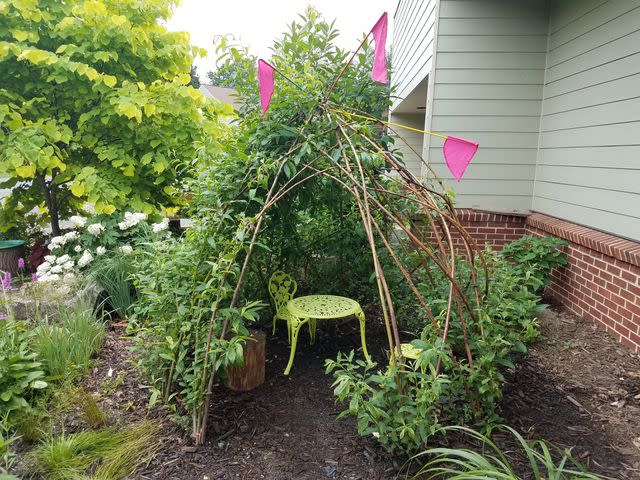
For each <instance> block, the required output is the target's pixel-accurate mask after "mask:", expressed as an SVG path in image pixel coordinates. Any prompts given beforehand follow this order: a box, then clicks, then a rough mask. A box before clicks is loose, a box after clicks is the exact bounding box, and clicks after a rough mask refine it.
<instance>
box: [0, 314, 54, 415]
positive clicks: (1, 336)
mask: <svg viewBox="0 0 640 480" xmlns="http://www.w3.org/2000/svg"><path fill="white" fill-rule="evenodd" d="M30 337H31V334H30V333H29V332H28V331H27V330H26V328H25V326H24V324H23V323H22V322H17V321H15V320H12V319H7V320H0V415H2V414H5V413H9V412H12V413H17V412H19V411H20V410H23V409H26V408H28V406H29V403H28V401H27V400H28V398H29V396H30V395H31V394H32V393H33V392H34V391H36V390H40V389H43V388H45V387H46V386H47V383H46V382H45V381H44V380H43V378H44V376H45V372H44V369H43V367H42V364H41V363H40V362H39V361H38V354H37V353H35V352H34V351H33V350H32V349H31V345H30Z"/></svg>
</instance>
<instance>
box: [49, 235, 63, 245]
mask: <svg viewBox="0 0 640 480" xmlns="http://www.w3.org/2000/svg"><path fill="white" fill-rule="evenodd" d="M63 243H64V237H63V236H62V235H58V236H57V237H53V238H52V239H51V242H50V244H51V245H62V244H63Z"/></svg>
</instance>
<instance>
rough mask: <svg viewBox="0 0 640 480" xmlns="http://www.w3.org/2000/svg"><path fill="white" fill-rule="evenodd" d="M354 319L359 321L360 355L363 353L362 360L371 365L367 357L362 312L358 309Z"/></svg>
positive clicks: (369, 358)
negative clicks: (364, 359)
mask: <svg viewBox="0 0 640 480" xmlns="http://www.w3.org/2000/svg"><path fill="white" fill-rule="evenodd" d="M356 317H357V318H358V320H359V321H360V341H361V342H362V353H364V358H366V359H367V362H369V363H371V357H370V356H369V352H367V340H366V338H365V335H364V320H365V318H364V312H363V311H362V309H358V311H357V312H356Z"/></svg>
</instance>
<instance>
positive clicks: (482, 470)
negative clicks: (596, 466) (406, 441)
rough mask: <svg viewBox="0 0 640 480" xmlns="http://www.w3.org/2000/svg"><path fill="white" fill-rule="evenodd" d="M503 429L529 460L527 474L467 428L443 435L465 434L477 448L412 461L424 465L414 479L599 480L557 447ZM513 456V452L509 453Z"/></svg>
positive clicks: (437, 451)
mask: <svg viewBox="0 0 640 480" xmlns="http://www.w3.org/2000/svg"><path fill="white" fill-rule="evenodd" d="M497 430H503V431H505V432H506V433H508V434H509V436H510V437H512V438H513V439H514V440H515V442H516V445H517V447H519V450H520V451H521V452H522V453H524V458H526V459H527V460H528V462H529V463H528V465H527V467H526V472H519V470H520V467H517V466H516V465H513V464H511V463H510V462H509V460H508V459H507V456H506V455H505V452H504V451H503V450H501V449H500V447H498V446H497V445H496V444H495V443H494V442H493V441H492V440H491V439H490V438H489V437H488V436H486V435H483V434H481V433H479V432H476V431H473V430H471V429H468V428H464V427H455V426H452V427H447V428H444V429H442V430H441V432H439V433H442V434H443V435H444V434H450V433H453V434H455V433H460V432H461V433H463V434H464V435H465V437H466V439H467V440H469V441H471V442H473V443H477V444H479V447H478V448H477V449H474V450H471V449H469V448H442V447H440V448H430V449H428V450H425V451H424V452H422V453H420V454H418V455H416V456H415V457H413V458H412V459H411V462H410V463H413V462H423V461H424V462H425V463H424V465H423V466H422V467H421V468H420V470H419V471H418V472H417V473H416V474H415V475H414V476H412V477H411V478H414V479H431V480H439V479H442V480H445V479H447V480H449V479H457V480H474V479H478V478H500V479H504V480H523V479H532V480H546V479H555V480H599V479H600V477H598V476H596V475H593V474H590V473H588V472H587V470H586V469H585V467H584V466H583V465H582V464H581V463H580V462H579V461H578V460H576V459H575V458H573V457H572V456H571V453H570V452H569V451H567V450H562V449H560V448H557V447H554V446H553V445H551V446H550V445H549V444H547V443H546V442H545V441H543V440H534V441H527V440H525V439H524V438H523V437H522V435H520V434H519V433H518V432H517V431H516V430H514V429H513V428H511V427H508V426H506V425H503V426H501V427H499V428H498V429H497ZM509 455H510V456H513V452H512V451H511V449H510V451H509Z"/></svg>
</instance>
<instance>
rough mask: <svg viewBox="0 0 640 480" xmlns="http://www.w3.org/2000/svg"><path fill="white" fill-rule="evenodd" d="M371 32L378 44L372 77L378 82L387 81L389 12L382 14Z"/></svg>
mask: <svg viewBox="0 0 640 480" xmlns="http://www.w3.org/2000/svg"><path fill="white" fill-rule="evenodd" d="M371 33H372V34H373V40H374V42H375V44H376V48H375V51H374V54H373V70H371V78H373V79H374V80H375V81H376V82H380V83H387V51H386V48H387V12H384V13H383V14H382V16H381V17H380V19H379V20H378V21H377V22H376V24H375V25H374V26H373V28H372V29H371Z"/></svg>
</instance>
